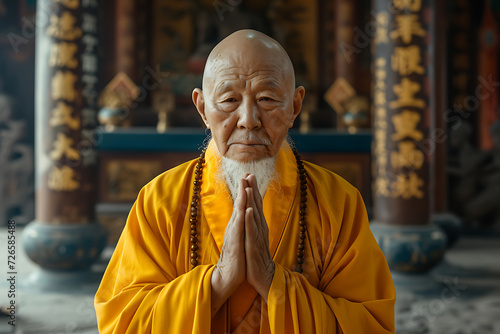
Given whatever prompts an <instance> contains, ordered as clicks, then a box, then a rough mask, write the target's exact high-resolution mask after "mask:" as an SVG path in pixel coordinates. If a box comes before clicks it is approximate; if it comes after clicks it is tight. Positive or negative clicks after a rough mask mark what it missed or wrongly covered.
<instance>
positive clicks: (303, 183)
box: [189, 150, 307, 273]
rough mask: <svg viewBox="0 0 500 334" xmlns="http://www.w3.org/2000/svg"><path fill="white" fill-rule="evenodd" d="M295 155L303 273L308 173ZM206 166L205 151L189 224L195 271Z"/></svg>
mask: <svg viewBox="0 0 500 334" xmlns="http://www.w3.org/2000/svg"><path fill="white" fill-rule="evenodd" d="M293 154H294V155H295V160H296V161H297V168H298V171H297V172H298V174H299V179H300V207H299V208H300V211H299V215H300V219H299V225H300V226H299V245H298V248H297V267H296V269H295V271H297V272H299V273H302V264H303V263H304V248H305V240H306V232H307V223H306V208H307V173H306V170H305V168H304V164H303V163H302V160H301V158H300V155H299V154H298V153H297V151H295V150H293ZM204 165H205V151H203V152H202V153H201V155H200V157H199V158H198V163H197V164H196V168H195V171H194V174H195V176H194V182H193V198H192V200H191V218H190V219H189V222H190V224H191V242H190V244H191V265H192V268H193V269H194V268H195V267H196V266H197V265H198V248H199V247H198V239H197V236H198V232H197V230H196V226H197V223H198V204H199V202H198V201H199V199H200V190H201V188H200V187H201V182H202V176H203V166H204Z"/></svg>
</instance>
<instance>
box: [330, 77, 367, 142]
mask: <svg viewBox="0 0 500 334" xmlns="http://www.w3.org/2000/svg"><path fill="white" fill-rule="evenodd" d="M324 99H325V101H326V102H328V104H329V105H330V106H331V107H332V108H333V109H334V110H335V112H336V113H337V129H338V130H348V131H349V132H350V133H355V132H356V131H358V129H360V128H367V127H369V126H370V118H369V110H370V106H369V103H368V99H367V98H366V97H365V96H362V95H358V94H357V93H356V91H355V90H354V88H353V87H352V86H351V84H349V82H348V81H347V80H346V79H344V78H342V77H339V78H337V80H335V82H334V83H333V84H332V85H331V86H330V88H329V89H328V90H327V91H326V93H325V95H324Z"/></svg>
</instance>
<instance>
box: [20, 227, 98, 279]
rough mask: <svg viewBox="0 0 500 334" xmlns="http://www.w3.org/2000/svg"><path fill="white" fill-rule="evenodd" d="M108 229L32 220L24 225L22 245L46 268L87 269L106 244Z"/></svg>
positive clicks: (63, 270)
mask: <svg viewBox="0 0 500 334" xmlns="http://www.w3.org/2000/svg"><path fill="white" fill-rule="evenodd" d="M106 237H107V231H106V229H105V228H104V227H102V226H101V225H99V224H97V223H92V224H57V225H56V224H45V223H40V222H32V223H30V224H29V225H28V226H26V227H25V228H24V231H23V234H22V244H23V247H24V250H25V252H26V254H27V255H28V257H29V258H30V259H31V260H32V261H33V262H35V263H36V264H38V265H39V266H40V267H42V268H43V269H45V270H49V271H51V272H53V273H55V272H58V271H59V272H71V271H80V270H86V269H88V268H89V267H90V265H92V264H93V263H94V262H95V261H97V260H98V259H99V255H100V254H101V252H102V250H103V249H104V247H105V246H106Z"/></svg>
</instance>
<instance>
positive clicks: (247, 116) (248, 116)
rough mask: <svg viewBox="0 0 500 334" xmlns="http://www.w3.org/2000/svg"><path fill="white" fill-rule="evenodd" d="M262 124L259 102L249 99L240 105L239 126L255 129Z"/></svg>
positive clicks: (240, 127)
mask: <svg viewBox="0 0 500 334" xmlns="http://www.w3.org/2000/svg"><path fill="white" fill-rule="evenodd" d="M261 126H262V123H261V121H260V111H259V108H258V106H257V104H256V103H255V102H253V101H251V99H248V100H247V101H245V102H244V103H242V104H241V105H240V108H239V119H238V128H239V129H248V130H255V129H259V128H260V127H261Z"/></svg>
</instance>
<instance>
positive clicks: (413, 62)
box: [391, 45, 424, 75]
mask: <svg viewBox="0 0 500 334" xmlns="http://www.w3.org/2000/svg"><path fill="white" fill-rule="evenodd" d="M391 60H392V69H393V70H394V71H397V72H399V74H401V75H409V74H412V73H417V74H424V68H423V67H422V66H420V47H419V46H417V45H411V46H408V47H404V46H397V47H395V48H394V54H393V55H392V57H391Z"/></svg>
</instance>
